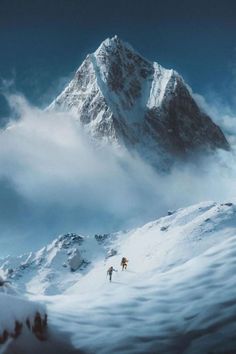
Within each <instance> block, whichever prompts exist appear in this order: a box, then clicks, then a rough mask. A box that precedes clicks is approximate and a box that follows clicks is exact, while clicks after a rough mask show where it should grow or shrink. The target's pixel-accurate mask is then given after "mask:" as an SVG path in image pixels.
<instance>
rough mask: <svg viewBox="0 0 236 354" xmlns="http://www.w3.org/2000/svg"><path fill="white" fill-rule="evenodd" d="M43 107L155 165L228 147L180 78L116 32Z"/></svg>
mask: <svg viewBox="0 0 236 354" xmlns="http://www.w3.org/2000/svg"><path fill="white" fill-rule="evenodd" d="M48 109H50V110H54V109H56V110H60V111H67V112H70V113H71V114H73V115H74V116H75V118H76V119H78V120H79V121H80V122H81V123H82V124H83V125H84V127H85V128H86V130H87V131H88V133H89V134H90V135H91V136H92V137H95V138H98V139H101V140H102V141H109V142H112V143H113V144H116V145H119V146H126V147H128V148H129V150H133V151H134V152H138V153H139V154H140V155H141V156H142V157H143V158H145V159H147V160H149V161H150V162H152V163H153V164H154V165H160V163H161V161H164V160H165V161H169V160H171V159H172V157H173V155H174V156H176V155H178V156H179V155H181V156H183V155H186V154H187V153H188V152H191V151H195V150H201V149H202V150H205V151H206V150H212V149H216V148H223V149H228V148H229V145H228V143H227V141H226V138H225V137H224V135H223V133H222V131H221V130H220V128H219V127H218V126H216V125H215V124H214V123H213V122H212V120H211V119H210V118H209V117H208V116H207V115H206V114H204V113H203V112H202V111H201V109H200V108H199V107H198V105H197V103H196V102H195V101H194V99H193V98H192V96H191V94H190V92H189V90H188V88H187V86H186V84H185V83H184V81H183V79H182V78H181V77H180V76H179V75H178V74H177V73H176V72H175V71H174V70H167V69H164V68H163V67H161V66H160V65H159V64H157V63H151V62H149V61H148V60H146V59H145V58H143V57H142V56H141V55H140V54H138V53H137V52H135V51H134V50H133V48H132V47H131V46H130V45H129V44H127V43H124V42H123V41H121V40H120V39H119V38H118V37H117V36H115V37H113V38H111V39H110V38H109V39H107V40H105V41H104V42H103V43H102V44H101V45H100V46H99V48H98V49H97V50H96V51H95V53H93V54H90V55H88V56H87V58H86V59H85V61H84V62H83V64H82V65H81V66H80V68H79V69H78V70H77V72H76V74H75V77H74V79H73V80H72V81H71V82H70V83H69V85H68V86H67V87H66V88H65V90H64V91H63V92H62V93H61V94H60V95H59V96H58V97H57V98H56V99H55V100H54V101H53V102H52V104H51V105H50V106H49V108H48ZM162 155H163V156H162Z"/></svg>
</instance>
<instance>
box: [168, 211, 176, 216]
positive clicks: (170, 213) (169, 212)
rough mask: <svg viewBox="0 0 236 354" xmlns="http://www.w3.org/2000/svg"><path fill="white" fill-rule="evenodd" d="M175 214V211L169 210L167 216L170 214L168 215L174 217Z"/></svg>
mask: <svg viewBox="0 0 236 354" xmlns="http://www.w3.org/2000/svg"><path fill="white" fill-rule="evenodd" d="M174 213H175V211H171V210H169V211H168V213H167V214H168V215H173V214H174Z"/></svg>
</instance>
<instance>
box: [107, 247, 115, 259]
mask: <svg viewBox="0 0 236 354" xmlns="http://www.w3.org/2000/svg"><path fill="white" fill-rule="evenodd" d="M116 254H117V251H116V250H114V249H113V248H111V249H110V250H109V251H108V252H107V258H109V257H113V256H115V255H116Z"/></svg>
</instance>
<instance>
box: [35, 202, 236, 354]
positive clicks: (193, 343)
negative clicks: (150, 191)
mask: <svg viewBox="0 0 236 354" xmlns="http://www.w3.org/2000/svg"><path fill="white" fill-rule="evenodd" d="M235 231H236V207H235V206H234V205H231V204H230V203H226V204H216V203H212V202H208V203H207V202H206V203H201V204H198V205H195V206H192V207H189V208H186V209H180V210H178V211H176V212H174V213H173V214H172V215H170V216H167V217H164V218H161V219H159V220H157V221H155V222H152V223H149V224H147V225H145V226H144V227H142V228H139V229H136V230H132V231H130V232H127V233H119V234H115V235H110V237H109V238H108V239H107V240H106V241H105V242H104V243H103V244H102V245H100V246H101V247H102V248H105V249H111V248H112V249H114V250H116V251H117V255H115V256H113V257H109V258H105V257H104V253H103V252H100V253H99V256H98V257H97V258H96V259H95V260H94V262H91V264H90V266H89V267H88V270H87V271H86V272H84V273H83V274H82V276H81V277H80V279H79V280H78V281H77V282H75V284H74V285H73V286H71V287H69V288H68V289H67V291H66V292H65V293H63V294H61V295H56V296H51V297H50V296H42V295H37V296H33V297H34V298H38V299H40V300H44V301H45V302H46V303H47V306H48V312H49V316H50V325H51V326H54V327H56V328H57V329H59V330H63V331H65V330H66V331H67V332H68V333H69V334H70V335H71V336H72V341H73V344H74V345H75V346H76V347H77V348H80V349H82V350H84V351H85V352H86V353H99V354H103V353H104V354H108V353H109V354H110V353H127V354H128V353H188V354H189V353H191V354H192V353H196V354H197V353H198V354H199V353H209V352H210V353H235V352H236V336H235V333H236V332H235V331H236V292H235V285H236V233H235ZM91 246H92V243H90V247H91ZM122 256H127V257H128V258H129V266H128V269H127V271H123V272H122V271H121V268H120V259H121V257H122ZM110 265H113V266H114V267H115V268H116V269H118V272H117V273H114V276H113V281H112V283H109V281H108V279H107V277H106V270H107V268H108V267H109V266H110ZM64 276H65V274H64V273H63V276H62V278H61V282H63V278H64ZM57 281H58V280H57Z"/></svg>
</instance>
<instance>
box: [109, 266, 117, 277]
mask: <svg viewBox="0 0 236 354" xmlns="http://www.w3.org/2000/svg"><path fill="white" fill-rule="evenodd" d="M113 272H117V270H116V269H114V268H113V266H111V267H110V268H108V271H107V275H109V280H110V281H111V280H112V273H113Z"/></svg>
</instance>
